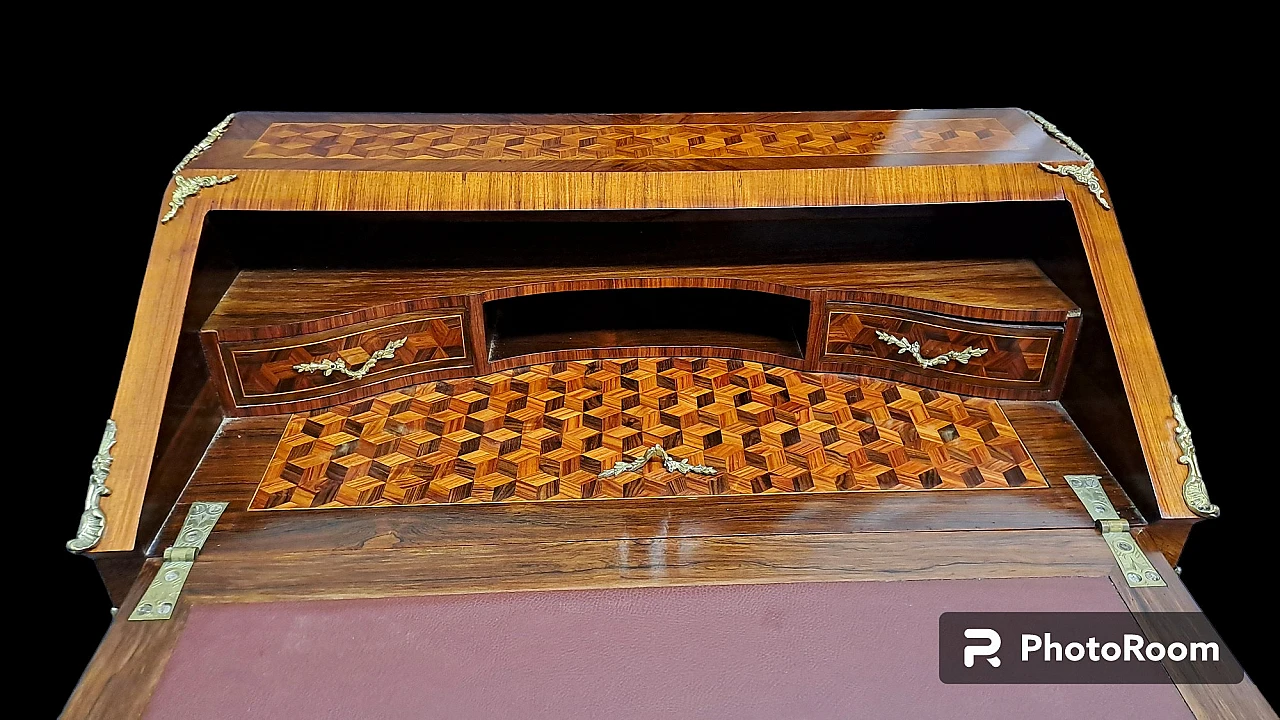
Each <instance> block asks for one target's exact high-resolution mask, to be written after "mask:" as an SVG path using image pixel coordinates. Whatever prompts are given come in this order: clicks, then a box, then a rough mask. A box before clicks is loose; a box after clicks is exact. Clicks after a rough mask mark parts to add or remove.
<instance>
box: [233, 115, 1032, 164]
mask: <svg viewBox="0 0 1280 720" xmlns="http://www.w3.org/2000/svg"><path fill="white" fill-rule="evenodd" d="M1009 149H1021V146H1020V145H1019V144H1018V142H1017V141H1016V139H1015V136H1014V134H1013V133H1012V132H1010V131H1009V129H1008V128H1006V127H1005V126H1004V125H1003V124H1001V122H1000V121H999V120H997V119H996V118H990V117H975V118H946V119H928V120H896V121H890V120H881V121H867V120H860V121H847V122H747V123H732V122H730V123H723V124H721V123H714V124H712V123H705V124H678V125H677V124H635V125H587V124H583V125H540V124H539V125H530V124H484V125H469V124H429V123H338V122H329V123H316V122H291V123H274V124H272V125H270V126H269V127H268V128H267V129H266V132H264V133H263V134H262V136H261V137H259V138H258V140H257V142H255V143H254V144H253V146H252V147H250V148H249V152H248V153H247V154H246V155H245V157H246V158H249V159H263V158H272V159H276V158H324V159H343V158H346V159H364V160H407V159H412V160H448V159H455V158H471V159H484V160H633V159H644V158H733V157H814V156H817V157H821V156H831V155H883V154H896V153H934V152H980V151H995V150H1009Z"/></svg>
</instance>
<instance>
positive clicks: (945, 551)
mask: <svg viewBox="0 0 1280 720" xmlns="http://www.w3.org/2000/svg"><path fill="white" fill-rule="evenodd" d="M239 422H248V423H254V422H262V421H260V420H245V421H239ZM220 534H221V535H224V536H225V535H226V533H225V532H224V531H221V530H215V532H214V538H211V540H210V543H209V545H207V546H206V548H207V549H206V551H205V553H204V554H203V555H202V557H201V559H200V561H199V562H198V563H197V565H196V567H195V568H194V569H193V571H192V573H191V576H190V579H189V580H188V582H187V588H186V591H185V592H184V596H183V600H182V602H181V603H180V604H179V608H178V613H177V617H176V619H175V620H173V621H169V622H167V623H129V622H127V621H124V620H123V617H124V616H125V615H126V614H127V613H128V612H129V611H130V610H131V609H132V605H133V604H134V603H136V602H137V598H138V597H139V596H140V594H141V590H142V588H143V587H145V581H147V580H149V577H144V578H141V579H140V581H139V585H138V586H137V588H136V589H135V591H134V592H133V593H132V594H131V597H130V600H129V602H128V603H127V604H126V605H125V606H123V607H122V608H121V614H120V616H119V619H117V620H116V622H114V623H113V624H112V626H111V629H110V630H109V632H108V634H107V638H106V639H105V640H104V643H103V647H102V649H101V650H100V651H99V654H98V655H97V656H95V660H94V662H93V664H91V665H90V668H89V670H88V671H87V672H86V674H85V677H84V678H83V680H82V682H81V684H80V686H79V687H78V688H77V690H76V693H75V694H74V695H73V696H72V698H71V700H70V701H69V703H68V705H67V708H66V710H65V712H64V717H67V718H100V717H110V718H135V717H140V716H141V715H142V713H143V712H145V709H146V706H147V703H148V701H149V700H150V696H151V693H152V692H153V691H154V689H155V686H156V683H157V682H158V679H159V677H160V675H161V673H162V672H163V670H164V666H165V664H166V662H167V660H168V658H169V656H170V654H171V653H172V650H173V645H174V642H175V640H176V636H177V634H178V633H179V632H180V631H181V627H182V621H183V618H185V616H186V613H187V612H188V611H189V608H190V607H192V606H194V605H197V604H202V603H226V602H263V601H274V600H312V599H345V598H378V597H396V596H416V595H432V594H444V593H461V592H498V591H511V590H550V589H587V588H601V587H653V586H674V585H684V586H688V585H705V584H733V583H746V582H750V583H760V582H800V581H822V582H850V581H854V582H856V581H877V580H897V579H901V578H902V577H904V576H910V577H913V578H954V579H965V578H1014V577H1060V576H1084V577H1110V578H1111V579H1112V582H1113V584H1114V585H1115V586H1116V588H1117V590H1118V592H1120V595H1121V597H1122V599H1124V601H1125V603H1126V604H1127V605H1128V607H1129V608H1130V609H1131V610H1133V611H1135V612H1136V611H1144V610H1182V611H1186V610H1195V609H1196V608H1195V604H1194V603H1193V602H1192V601H1191V600H1190V598H1189V596H1187V594H1186V591H1185V589H1184V588H1182V587H1181V584H1180V583H1179V582H1178V581H1177V579H1176V578H1174V577H1173V576H1172V571H1171V570H1170V569H1169V567H1168V565H1167V564H1165V563H1164V562H1163V559H1162V558H1161V557H1160V556H1159V554H1158V553H1157V552H1155V551H1154V550H1152V549H1150V548H1147V555H1148V558H1149V559H1150V560H1151V561H1152V563H1153V564H1155V565H1156V567H1158V568H1159V569H1160V571H1161V572H1163V573H1166V574H1167V577H1170V578H1171V582H1170V586H1169V587H1166V588H1143V589H1139V590H1132V589H1128V588H1127V587H1125V585H1124V582H1123V580H1122V579H1121V578H1120V577H1119V572H1118V570H1117V569H1116V568H1115V564H1114V560H1113V558H1112V557H1111V555H1110V553H1109V552H1108V551H1107V549H1106V545H1105V544H1104V543H1103V542H1102V540H1101V538H1099V537H1098V534H1097V532H1096V531H1095V530H1093V529H1091V528H1084V529H1071V530H1038V531H1028V530H1022V531H1005V532H926V533H909V534H906V535H904V534H900V533H875V532H849V533H837V534H830V533H824V534H818V535H801V536H797V535H754V536H745V537H710V538H697V539H675V538H669V539H664V538H656V539H642V538H628V539H615V540H598V541H578V542H573V543H570V544H564V543H556V542H526V543H516V544H511V543H504V544H488V543H485V544H467V543H465V542H454V543H448V544H433V545H421V546H414V547H403V546H400V545H397V544H396V543H395V542H394V538H392V537H387V538H386V541H384V542H380V543H369V544H366V545H364V546H360V547H351V548H344V549H340V550H312V551H308V552H292V553H289V554H287V555H283V554H282V555H277V556H271V555H264V554H262V553H260V552H250V553H247V554H246V553H244V552H243V551H241V550H238V549H236V548H233V547H228V546H227V545H225V544H224V543H219V542H216V541H215V538H216V537H217V536H218V535H220ZM1140 542H1141V540H1140ZM512 567H520V568H521V570H522V572H520V573H518V574H513V573H512V572H511V568H512ZM1179 691H1180V692H1181V693H1182V696H1183V698H1184V699H1185V700H1186V702H1187V703H1188V706H1189V707H1190V708H1191V709H1192V710H1193V712H1195V713H1196V715H1197V717H1202V718H1267V717H1275V715H1274V713H1273V712H1272V711H1271V710H1270V708H1269V707H1268V706H1267V704H1266V701H1265V700H1264V699H1263V698H1262V696H1261V695H1260V693H1258V691H1257V689H1256V687H1254V685H1253V684H1252V682H1250V681H1249V680H1248V679H1246V680H1245V681H1244V682H1243V683H1241V684H1239V685H1233V686H1204V685H1194V686H1193V685H1183V686H1179Z"/></svg>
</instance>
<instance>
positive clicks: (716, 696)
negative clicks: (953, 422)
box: [147, 578, 1191, 720]
mask: <svg viewBox="0 0 1280 720" xmlns="http://www.w3.org/2000/svg"><path fill="white" fill-rule="evenodd" d="M962 610H963V611H1059V610H1075V611H1097V612H1104V611H1118V612H1123V611H1124V610H1125V606H1124V604H1123V602H1122V601H1121V600H1120V597H1119V596H1118V595H1117V594H1116V590H1115V588H1113V587H1112V586H1111V583H1110V581H1109V580H1107V579H1106V578H1031V579H1011V580H925V581H910V582H908V581H903V582H832V583H798V584H779V585H718V586H704V587H671V588H635V589H618V590H579V591H556V592H521V593H499V594H485V595H442V596H433V597H419V598H389V599H381V600H337V601H317V602H288V603H264V604H255V605H201V606H195V607H192V608H191V610H190V616H189V619H188V622H187V626H186V629H185V630H184V632H183V634H182V637H181V638H180V639H179V641H178V644H177V647H176V648H175V649H174V653H173V657H172V658H171V660H170V661H169V664H168V667H167V668H166V669H165V672H164V676H163V677H162V679H161V681H160V685H159V687H158V688H157V690H156V693H155V695H154V698H153V700H152V703H151V706H150V708H149V710H148V713H147V717H148V718H182V719H184V720H185V719H191V720H203V719H206V718H210V719H212V718H218V719H223V718H277V719H280V720H288V719H292V718H299V719H305V720H320V719H322V718H370V719H380V718H394V719H395V720H408V719H410V718H449V719H450V720H463V719H464V718H502V719H507V718H556V719H557V720H570V719H577V718H625V719H626V720H647V719H649V718H733V719H734V720H742V719H745V718H895V719H896V720H902V719H916V718H983V719H984V720H991V719H993V718H1006V717H1016V718H1027V719H1031V720H1050V719H1051V718H1070V719H1071V720H1079V718H1085V717H1096V716H1098V715H1099V713H1101V712H1102V710H1101V709H1102V708H1106V710H1105V714H1106V715H1108V716H1111V717H1124V718H1135V719H1136V718H1160V719H1161V720H1169V719H1171V718H1182V717H1191V714H1190V711H1189V710H1188V709H1187V706H1186V705H1185V704H1184V703H1183V701H1182V698H1181V696H1180V695H1179V694H1178V691H1177V689H1176V688H1175V687H1174V686H1172V685H1127V686H1119V685H1060V686H1044V685H1038V686H1030V685H1000V686H982V685H943V684H942V683H941V682H940V681H939V680H938V659H937V652H938V650H937V648H938V616H939V615H940V614H941V613H943V612H946V611H962Z"/></svg>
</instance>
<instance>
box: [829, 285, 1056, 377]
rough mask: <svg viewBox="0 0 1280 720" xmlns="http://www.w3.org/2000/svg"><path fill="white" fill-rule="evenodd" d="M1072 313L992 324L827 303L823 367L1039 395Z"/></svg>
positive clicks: (1053, 374) (1053, 370) (1052, 372)
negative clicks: (1054, 319)
mask: <svg viewBox="0 0 1280 720" xmlns="http://www.w3.org/2000/svg"><path fill="white" fill-rule="evenodd" d="M1078 321H1079V318H1078V317H1072V318H1068V319H1066V320H1065V321H1064V322H1063V323H1062V324H1053V323H1051V324H1037V325H1018V324H1008V325H1006V324H996V323H983V322H973V321H969V320H962V319H959V318H953V317H949V316H945V315H933V314H929V313H922V312H916V311H912V310H904V309H901V308H895V307H888V306H878V305H860V304H836V303H832V304H829V305H828V306H827V322H826V325H827V328H826V338H825V341H824V344H823V355H822V358H821V362H822V364H823V368H824V369H828V368H831V369H840V370H843V371H845V372H857V373H861V374H866V375H873V376H877V377H887V378H893V379H903V380H908V381H910V382H915V383H918V384H921V385H925V386H930V387H936V388H939V389H944V390H948V391H952V392H961V393H967V394H972V395H987V396H992V397H1004V398H1020V399H1044V398H1049V397H1054V396H1056V393H1057V391H1058V389H1059V388H1058V386H1059V385H1060V380H1061V379H1062V377H1063V376H1064V375H1065V371H1066V368H1065V366H1064V364H1061V363H1059V359H1060V358H1061V357H1063V355H1064V353H1063V350H1064V346H1065V345H1066V344H1067V343H1068V342H1070V341H1073V340H1074V336H1075V329H1076V324H1077V323H1078Z"/></svg>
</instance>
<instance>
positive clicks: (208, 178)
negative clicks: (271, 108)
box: [160, 113, 237, 225]
mask: <svg viewBox="0 0 1280 720" xmlns="http://www.w3.org/2000/svg"><path fill="white" fill-rule="evenodd" d="M235 117H236V114H235V113H231V114H230V115H228V116H226V117H225V118H223V119H222V122H220V123H218V124H217V125H214V126H213V129H212V130H210V131H209V133H208V134H207V135H205V137H204V139H203V140H201V141H200V142H198V143H196V146H195V147H193V148H191V151H190V152H188V153H187V154H186V155H185V156H184V157H183V158H182V160H181V161H180V162H179V163H178V164H177V165H176V166H174V168H173V184H174V187H173V196H172V197H171V198H170V199H169V210H168V212H166V213H165V214H164V216H163V217H161V218H160V224H161V225H163V224H165V223H167V222H169V221H170V220H172V219H173V218H174V216H175V215H177V214H178V211H179V210H181V209H182V206H183V205H185V204H186V202H187V199H188V198H192V197H195V196H196V195H199V194H200V191H201V190H203V189H205V188H211V187H214V186H215V185H226V184H227V183H229V182H231V181H232V180H235V179H236V177H237V176H236V175H235V174H234V173H233V174H231V175H223V176H221V177H219V176H218V175H195V176H192V177H185V176H183V175H182V171H183V170H185V169H186V167H187V164H188V163H190V162H191V161H192V160H195V159H196V158H197V157H200V154H201V153H203V152H204V151H205V150H208V149H209V148H210V147H212V146H213V143H214V142H216V141H217V140H218V138H220V137H222V136H223V135H225V134H226V132H227V128H229V127H231V121H232V120H234V119H235Z"/></svg>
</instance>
